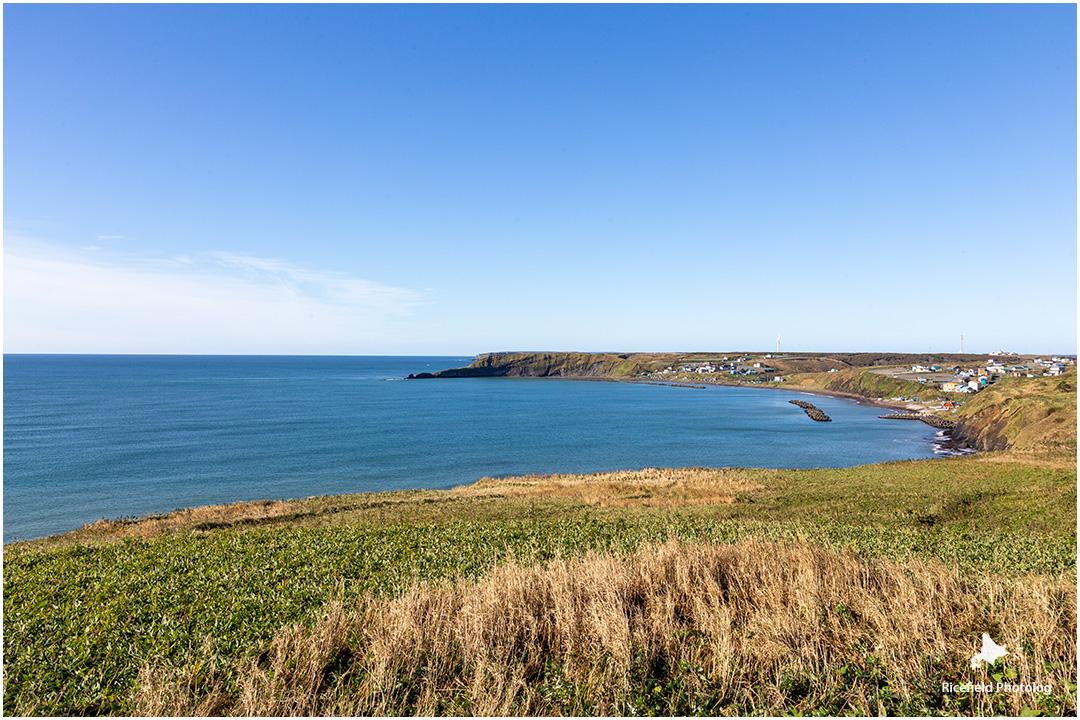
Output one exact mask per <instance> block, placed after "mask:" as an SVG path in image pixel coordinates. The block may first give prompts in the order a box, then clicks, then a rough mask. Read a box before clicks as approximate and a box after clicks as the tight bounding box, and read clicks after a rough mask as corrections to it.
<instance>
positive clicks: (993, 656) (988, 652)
mask: <svg viewBox="0 0 1080 720" xmlns="http://www.w3.org/2000/svg"><path fill="white" fill-rule="evenodd" d="M982 640H983V644H982V650H980V651H979V652H977V653H975V657H973V658H971V667H972V668H973V669H974V668H978V667H979V663H983V662H987V663H990V664H991V665H993V664H994V663H996V662H997V661H998V659H999V658H1001V657H1002V656H1004V655H1008V654H1009V651H1008V650H1006V649H1005V648H1004V647H1003V646H1001V645H998V644H997V643H996V642H994V641H993V640H991V639H990V636H989V635H987V634H986V633H983V638H982Z"/></svg>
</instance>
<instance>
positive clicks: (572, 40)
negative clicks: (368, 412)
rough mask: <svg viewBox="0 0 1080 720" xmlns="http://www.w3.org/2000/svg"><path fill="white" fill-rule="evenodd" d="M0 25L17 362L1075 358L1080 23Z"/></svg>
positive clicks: (283, 15) (231, 16)
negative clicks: (779, 346)
mask: <svg viewBox="0 0 1080 720" xmlns="http://www.w3.org/2000/svg"><path fill="white" fill-rule="evenodd" d="M3 12H4V141H5V142H4V350H5V351H6V352H119V353H126V352H149V353H159V352H164V353H281V354H293V353H295V354H361V355H363V354H473V353H478V352H486V351H494V350H511V349H536V350H541V349H543V350H597V351H598V350H618V351H680V350H685V351H692V350H724V349H771V348H774V347H775V341H776V335H777V333H778V332H779V333H781V334H782V336H783V347H784V349H785V350H792V351H799V350H802V351H829V350H837V351H840V350H851V351H856V350H866V351H874V350H881V351H925V350H934V351H938V352H940V351H957V350H958V349H959V336H960V334H963V335H964V347H965V350H967V351H972V352H989V351H991V350H998V349H1004V350H1014V351H1018V352H1070V353H1074V352H1076V327H1077V320H1076V267H1077V260H1076V247H1077V227H1076V198H1077V188H1076V177H1077V173H1076V158H1077V148H1076V136H1077V121H1076V107H1077V98H1076V87H1077V84H1076V67H1077V54H1076V25H1077V23H1076V7H1075V5H959V6H934V5H915V6H889V5H871V6H860V5H837V6H808V5H691V6H671V5H657V6H652V5H631V6H622V5H599V6H592V5H588V6H585V5H540V6H530V5H509V6H497V5H496V6H492V5H479V6H451V5H438V6H418V5H404V6H394V5H391V6H382V5H378V6H370V5H359V6H354V5H332V6H310V5H272V6H258V5H255V6H252V5H239V6H228V5H181V6H166V5H113V6H109V5H106V6H97V5H64V6H62V5H5V6H4V10H3Z"/></svg>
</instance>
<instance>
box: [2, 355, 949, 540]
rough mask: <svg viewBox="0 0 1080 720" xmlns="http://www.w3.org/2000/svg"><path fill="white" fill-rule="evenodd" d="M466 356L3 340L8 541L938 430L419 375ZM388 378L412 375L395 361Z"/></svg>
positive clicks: (599, 386)
mask: <svg viewBox="0 0 1080 720" xmlns="http://www.w3.org/2000/svg"><path fill="white" fill-rule="evenodd" d="M470 360H471V358H463V357H435V358H433V357H237V356H100V355H96V356H93V355H83V356H77V355H5V356H4V486H3V490H4V542H9V541H11V540H12V539H14V538H23V539H29V538H36V537H43V536H45V535H50V534H53V533H58V532H66V531H68V530H73V529H75V528H77V527H79V526H80V525H82V524H83V523H85V522H92V521H94V520H99V519H101V518H102V517H109V518H112V517H120V516H138V515H143V514H145V513H149V512H162V511H169V510H172V509H175V508H178V507H189V506H195V505H205V504H210V503H225V502H233V501H236V500H256V499H264V498H298V497H307V496H310V495H324V494H338V493H351V492H373V491H381V490H398V489H404V488H449V487H453V486H455V485H461V484H465V483H471V482H474V481H476V480H478V479H480V478H482V477H484V476H506V475H521V474H529V473H559V472H575V473H585V472H597V471H605V470H617V469H638V468H643V467H683V466H691V465H701V466H742V467H790V468H795V467H845V466H851V465H860V464H864V463H873V462H881V461H884V460H895V459H906V458H924V457H933V456H934V449H935V444H934V442H933V441H934V439H935V437H936V435H935V432H934V430H933V429H932V428H930V427H929V426H927V425H925V424H923V423H917V422H886V421H882V420H879V419H878V418H877V416H878V415H879V414H881V410H880V409H877V408H874V407H870V406H864V405H858V404H856V403H854V402H852V401H849V400H843V399H839V398H831V397H824V396H814V397H813V398H812V399H811V401H812V402H813V403H814V404H815V405H817V406H818V407H820V408H821V409H822V410H824V411H825V413H826V414H828V415H829V416H831V417H832V419H833V422H831V423H818V422H813V421H811V420H810V419H809V418H807V417H806V415H805V414H804V413H803V411H802V410H801V409H799V408H798V407H796V406H794V405H791V404H789V403H788V400H790V399H792V398H800V397H802V398H805V397H806V396H805V395H801V394H799V393H795V392H789V391H772V390H761V389H752V388H724V387H709V388H707V389H705V390H695V389H688V388H675V387H663V386H653V385H636V384H628V383H614V382H579V381H572V380H536V379H499V378H492V379H453V380H427V381H402V380H397V378H402V377H404V376H405V375H408V374H409V373H419V372H433V371H436V370H440V369H443V368H448V367H459V366H462V365H465V364H468V362H469V361H470ZM387 378H394V379H393V380H387Z"/></svg>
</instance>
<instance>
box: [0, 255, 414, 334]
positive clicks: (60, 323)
mask: <svg viewBox="0 0 1080 720" xmlns="http://www.w3.org/2000/svg"><path fill="white" fill-rule="evenodd" d="M427 302H428V300H427V294H426V293H423V292H418V291H414V290H410V289H406V288H399V287H394V286H390V285H386V284H384V283H379V282H375V281H371V280H365V279H361V278H357V277H354V276H352V275H350V274H348V273H344V272H334V271H325V270H316V269H311V268H305V267H303V266H300V265H297V264H295V263H292V262H289V261H287V260H283V259H279V258H262V257H253V256H246V255H238V254H234V253H228V252H214V253H207V254H202V255H189V256H181V257H168V258H166V257H150V256H134V255H117V254H106V253H103V252H102V251H100V250H99V251H96V252H86V251H76V250H68V249H62V248H58V247H56V246H53V245H48V244H43V243H39V242H34V241H28V240H25V239H22V238H5V242H4V349H5V351H8V352H121V353H128V352H149V353H154V352H175V353H185V352H191V353H199V352H221V353H245V352H250V353H301V354H303V353H346V354H348V353H361V354H362V353H379V352H388V351H389V352H393V351H394V348H395V346H396V345H397V344H399V343H400V341H402V340H403V339H404V338H406V336H410V335H411V334H412V333H413V328H412V327H411V321H410V315H411V314H412V312H413V309H414V308H416V307H417V306H418V305H422V304H425V303H427Z"/></svg>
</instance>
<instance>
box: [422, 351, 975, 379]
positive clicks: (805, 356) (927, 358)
mask: <svg viewBox="0 0 1080 720" xmlns="http://www.w3.org/2000/svg"><path fill="white" fill-rule="evenodd" d="M767 355H768V356H771V355H772V353H760V352H736V351H731V352H723V353H715V352H694V353H582V352H498V353H488V354H485V355H481V356H480V357H479V358H477V360H476V361H474V362H473V363H472V364H470V365H469V366H467V367H465V368H454V369H452V370H445V371H442V372H439V373H435V374H434V375H435V376H436V377H478V376H485V377H504V376H505V377H587V378H596V377H611V378H633V377H638V376H639V375H640V374H641V373H648V372H657V371H659V370H662V369H664V368H665V367H668V366H669V365H675V366H677V365H681V364H693V363H701V362H709V361H711V362H723V361H724V358H725V357H726V358H728V359H729V360H732V361H733V360H736V359H737V358H741V357H747V358H751V359H752V360H761V361H765V362H767V363H768V364H769V365H770V366H771V367H774V368H776V369H777V370H778V371H779V372H780V373H782V374H790V373H819V372H828V371H829V370H833V369H835V370H837V371H841V370H847V369H851V368H870V367H887V366H893V365H916V364H925V365H942V366H952V365H956V364H974V363H979V362H982V361H985V360H986V355H970V354H968V355H955V354H930V353H926V354H921V353H798V354H793V353H782V354H779V355H777V356H775V357H766V356H767Z"/></svg>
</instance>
